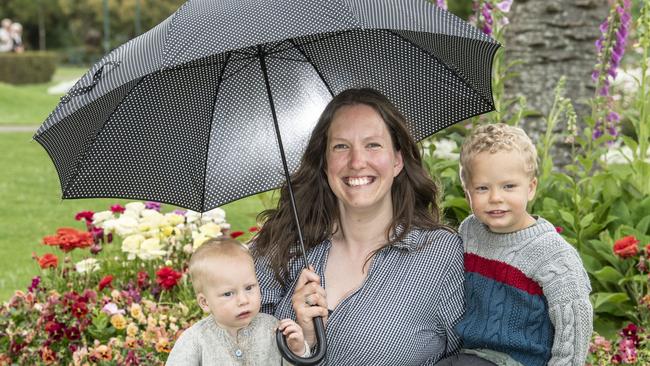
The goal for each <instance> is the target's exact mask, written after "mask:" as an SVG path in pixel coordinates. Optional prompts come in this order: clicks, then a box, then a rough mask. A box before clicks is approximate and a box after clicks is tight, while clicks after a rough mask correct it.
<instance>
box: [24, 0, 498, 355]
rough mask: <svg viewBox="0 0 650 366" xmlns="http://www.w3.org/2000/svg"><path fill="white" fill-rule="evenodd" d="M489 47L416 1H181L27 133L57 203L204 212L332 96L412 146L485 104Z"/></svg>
mask: <svg viewBox="0 0 650 366" xmlns="http://www.w3.org/2000/svg"><path fill="white" fill-rule="evenodd" d="M498 47H499V44H498V43H496V42H495V41H494V40H493V39H491V38H490V37H488V36H486V35H484V34H483V33H481V32H480V31H478V30H477V29H475V28H473V27H472V26H470V25H469V24H467V23H466V22H464V21H462V20H461V19H459V18H457V17H455V16H454V15H452V14H450V13H448V12H446V11H444V10H442V9H440V8H438V7H436V6H435V5H433V4H431V3H429V2H427V1H425V0H330V1H322V0H220V1H215V0H191V1H188V2H187V3H185V4H184V5H183V6H181V7H180V8H179V9H178V10H177V11H176V12H175V13H174V14H172V15H171V16H170V17H169V18H167V19H166V20H165V21H163V22H162V23H160V24H159V25H157V26H156V27H154V28H153V29H151V30H150V31H148V32H146V33H145V34H143V35H141V36H139V37H137V38H135V39H133V40H131V41H129V42H127V43H125V44H124V45H122V46H120V47H118V48H116V49H115V50H113V51H112V52H110V53H109V54H107V55H106V56H104V57H103V58H102V59H101V60H100V61H99V62H97V63H96V64H95V65H94V66H93V67H92V68H91V69H90V70H89V71H88V72H87V73H86V74H85V75H84V76H83V77H82V78H81V79H80V80H79V81H78V82H77V84H76V85H75V87H73V89H72V90H71V91H70V92H69V93H68V94H67V95H66V96H64V97H63V98H62V100H61V102H60V103H59V105H58V106H57V107H56V109H55V110H54V111H53V112H52V113H51V114H50V116H49V117H48V118H47V119H46V120H45V122H44V123H43V125H42V126H41V127H40V128H39V129H38V131H37V132H36V134H35V136H34V139H36V141H38V142H39V143H40V144H41V145H42V146H43V147H44V148H45V149H46V150H47V152H48V154H49V155H50V157H51V158H52V160H53V162H54V165H55V166H56V170H57V173H58V175H59V180H60V182H61V190H62V192H63V198H86V197H120V198H129V199H146V200H150V201H158V202H165V203H171V204H175V205H178V206H181V207H186V208H190V209H193V210H196V211H201V212H204V211H207V210H210V209H212V208H214V207H217V206H220V205H223V204H225V203H228V202H230V201H233V200H236V199H239V198H242V197H245V196H248V195H252V194H255V193H259V192H262V191H266V190H270V189H273V188H276V187H278V186H280V185H281V184H282V183H284V182H285V180H287V179H288V177H289V175H290V173H291V172H292V171H294V170H295V169H296V168H297V165H298V164H299V161H300V157H301V155H302V152H303V150H304V147H305V145H306V142H307V140H308V138H309V135H310V132H311V129H312V127H313V126H314V125H315V123H316V121H317V119H318V116H319V114H320V112H321V111H322V110H323V109H324V107H325V105H326V104H327V102H328V101H329V100H330V99H331V98H332V96H333V95H335V94H337V93H339V92H340V91H342V90H345V89H347V88H350V87H373V88H375V89H377V90H378V91H380V92H381V93H383V94H384V95H386V96H387V97H388V98H389V99H390V100H391V101H393V103H394V104H395V105H396V106H397V108H399V109H400V110H401V111H402V113H403V114H404V115H405V117H406V118H407V120H409V121H410V123H411V124H410V125H409V130H410V131H411V133H412V135H413V137H414V138H415V139H416V140H421V139H423V138H425V137H427V136H429V135H431V134H433V133H434V132H436V131H438V130H440V129H443V128H444V127H446V126H449V125H451V124H453V123H456V122H459V121H462V120H464V119H467V118H469V117H472V116H475V115H478V114H481V113H485V112H489V111H491V110H493V109H494V103H493V100H492V91H491V83H490V80H491V66H492V60H493V57H494V54H495V52H496V50H497V49H498ZM287 182H288V181H287ZM288 183H289V187H290V182H288ZM290 192H291V189H290ZM292 203H293V201H292ZM293 205H294V206H295V203H293ZM295 220H296V225H297V228H298V232H299V234H300V225H299V223H298V221H299V220H298V217H297V215H296V217H295ZM300 244H301V246H302V245H303V244H302V238H301V243H300ZM303 256H304V246H303ZM305 259H306V258H305ZM306 263H307V261H306V260H305V264H306ZM306 265H307V264H306ZM321 324H322V323H321ZM321 348H325V347H321ZM320 351H323V350H322V349H319V352H320ZM321 353H322V352H321ZM290 361H292V362H294V363H296V361H295V360H290ZM298 361H299V362H300V360H298Z"/></svg>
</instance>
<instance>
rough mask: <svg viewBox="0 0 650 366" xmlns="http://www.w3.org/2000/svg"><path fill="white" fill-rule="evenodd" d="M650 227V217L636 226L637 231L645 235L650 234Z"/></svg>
mask: <svg viewBox="0 0 650 366" xmlns="http://www.w3.org/2000/svg"><path fill="white" fill-rule="evenodd" d="M649 226H650V216H646V217H644V218H643V219H641V221H639V223H638V224H636V229H637V230H638V231H640V232H641V233H643V234H644V235H645V234H647V233H648V227H649Z"/></svg>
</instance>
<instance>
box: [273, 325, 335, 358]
mask: <svg viewBox="0 0 650 366" xmlns="http://www.w3.org/2000/svg"><path fill="white" fill-rule="evenodd" d="M313 320H314V328H315V330H316V344H317V345H318V351H317V352H316V354H314V355H311V356H310V357H306V358H303V357H298V356H296V355H294V354H293V352H291V350H289V347H288V346H287V340H286V339H285V338H284V334H282V332H281V331H280V330H279V329H278V330H277V331H276V332H275V340H276V342H277V343H278V348H279V349H280V354H282V357H284V359H285V360H287V361H289V362H290V363H292V364H294V365H296V366H310V365H316V364H318V363H320V362H321V360H322V359H323V357H325V352H326V351H327V338H326V337H325V326H324V325H323V318H321V317H320V316H317V317H315V318H314V319H313Z"/></svg>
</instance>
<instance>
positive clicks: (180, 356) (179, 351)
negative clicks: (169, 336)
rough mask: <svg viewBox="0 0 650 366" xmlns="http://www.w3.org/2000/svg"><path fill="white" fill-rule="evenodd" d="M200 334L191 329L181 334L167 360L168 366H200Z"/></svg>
mask: <svg viewBox="0 0 650 366" xmlns="http://www.w3.org/2000/svg"><path fill="white" fill-rule="evenodd" d="M197 337H198V333H197V332H194V331H193V328H189V329H187V330H186V331H184V332H183V334H181V336H180V337H179V338H178V340H177V341H176V343H174V348H172V351H171V353H170V354H169V357H168V358H167V362H166V363H165V365H166V366H200V365H201V345H200V344H199V342H198V338H197Z"/></svg>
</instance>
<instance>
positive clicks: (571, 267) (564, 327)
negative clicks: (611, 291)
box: [541, 244, 593, 366]
mask: <svg viewBox="0 0 650 366" xmlns="http://www.w3.org/2000/svg"><path fill="white" fill-rule="evenodd" d="M566 245H569V244H566ZM543 268H544V273H543V275H542V281H541V282H542V283H543V286H542V287H543V289H544V295H545V296H546V299H547V301H548V307H549V317H550V319H551V322H552V323H553V327H554V328H555V335H554V338H553V347H552V349H551V359H550V360H549V362H548V365H549V366H554V365H584V364H585V359H586V357H587V352H588V350H589V340H590V338H591V334H592V331H593V309H592V306H591V302H590V301H589V292H591V285H590V283H589V277H588V276H587V273H586V271H585V270H584V267H583V266H582V261H581V260H580V257H579V256H578V254H577V252H576V251H575V250H574V249H573V248H571V250H567V251H562V252H561V253H559V255H557V256H555V258H553V260H552V261H550V262H549V263H547V264H546V265H545V266H543Z"/></svg>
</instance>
